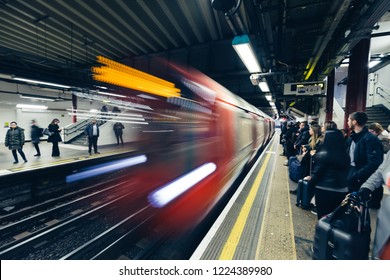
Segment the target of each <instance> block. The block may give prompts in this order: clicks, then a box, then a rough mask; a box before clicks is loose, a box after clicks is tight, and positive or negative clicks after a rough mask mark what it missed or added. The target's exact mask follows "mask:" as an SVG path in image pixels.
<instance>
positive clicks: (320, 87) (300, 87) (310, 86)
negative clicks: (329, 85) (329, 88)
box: [284, 82, 326, 96]
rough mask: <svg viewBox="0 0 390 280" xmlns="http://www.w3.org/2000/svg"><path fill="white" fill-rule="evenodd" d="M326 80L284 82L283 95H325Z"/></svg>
mask: <svg viewBox="0 0 390 280" xmlns="http://www.w3.org/2000/svg"><path fill="white" fill-rule="evenodd" d="M325 94H326V82H305V83H290V84H284V95H300V96H313V95H325Z"/></svg>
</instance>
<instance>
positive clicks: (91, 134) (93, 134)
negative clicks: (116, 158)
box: [84, 119, 100, 154]
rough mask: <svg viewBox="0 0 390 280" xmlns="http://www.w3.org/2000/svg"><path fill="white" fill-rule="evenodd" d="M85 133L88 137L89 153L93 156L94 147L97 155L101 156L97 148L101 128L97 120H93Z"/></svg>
mask: <svg viewBox="0 0 390 280" xmlns="http://www.w3.org/2000/svg"><path fill="white" fill-rule="evenodd" d="M84 133H85V134H86V135H87V136H88V153H89V154H91V152H92V146H93V150H94V152H95V154H100V153H99V152H98V148H97V141H98V138H99V134H100V131H99V126H98V124H97V123H96V119H92V121H91V123H89V124H88V125H87V127H86V128H85V130H84Z"/></svg>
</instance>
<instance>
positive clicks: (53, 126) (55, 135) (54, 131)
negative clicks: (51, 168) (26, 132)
mask: <svg viewBox="0 0 390 280" xmlns="http://www.w3.org/2000/svg"><path fill="white" fill-rule="evenodd" d="M59 123H60V120H59V119H53V120H52V121H51V123H50V124H49V127H48V129H49V131H50V133H51V135H50V136H49V138H48V139H47V142H51V143H52V144H53V147H52V151H51V156H52V157H59V156H60V149H59V148H58V143H59V142H62V138H61V135H60V133H61V131H62V129H61V128H60V127H59V126H58V124H59Z"/></svg>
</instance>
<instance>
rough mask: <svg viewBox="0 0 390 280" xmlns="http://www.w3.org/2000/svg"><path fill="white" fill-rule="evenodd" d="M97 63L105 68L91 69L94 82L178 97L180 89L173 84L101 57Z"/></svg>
mask: <svg viewBox="0 0 390 280" xmlns="http://www.w3.org/2000/svg"><path fill="white" fill-rule="evenodd" d="M97 61H98V62H100V63H102V64H104V65H106V66H99V67H92V68H91V70H92V72H93V73H94V75H93V78H94V79H95V80H98V81H101V82H105V83H110V84H114V85H118V86H122V87H126V88H131V89H135V90H138V91H142V92H147V93H151V94H155V95H159V96H163V97H179V96H180V89H178V88H176V87H175V84H173V83H171V82H168V81H166V80H164V79H160V78H158V77H156V76H153V75H150V74H147V73H145V72H142V71H140V70H136V69H134V68H132V67H129V66H126V65H123V64H121V63H118V62H115V61H113V60H110V59H108V58H105V57H102V56H98V57H97Z"/></svg>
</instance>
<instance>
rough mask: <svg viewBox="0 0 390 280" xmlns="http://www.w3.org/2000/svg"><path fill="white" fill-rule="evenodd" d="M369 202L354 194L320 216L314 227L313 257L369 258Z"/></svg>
mask: <svg viewBox="0 0 390 280" xmlns="http://www.w3.org/2000/svg"><path fill="white" fill-rule="evenodd" d="M369 217H370V216H369V212H368V208H367V203H363V202H360V201H359V199H358V197H357V195H355V194H351V195H350V196H349V197H348V199H347V203H346V204H342V205H340V206H339V207H337V208H336V210H335V211H333V212H332V213H331V214H329V215H327V216H325V217H323V218H322V219H320V220H319V221H318V222H317V224H316V228H315V235H314V245H313V249H314V253H313V259H314V260H367V259H368V253H369V251H370V233H371V227H370V218H369Z"/></svg>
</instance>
